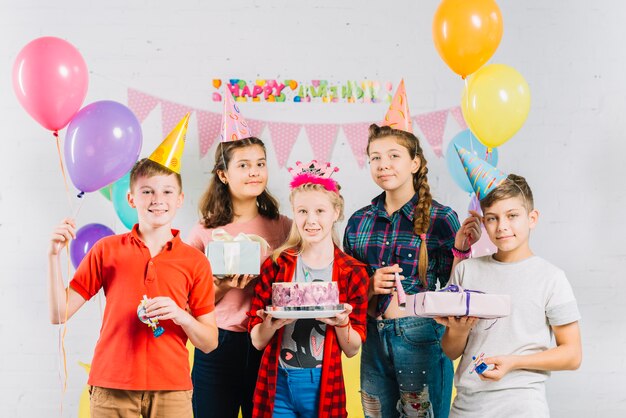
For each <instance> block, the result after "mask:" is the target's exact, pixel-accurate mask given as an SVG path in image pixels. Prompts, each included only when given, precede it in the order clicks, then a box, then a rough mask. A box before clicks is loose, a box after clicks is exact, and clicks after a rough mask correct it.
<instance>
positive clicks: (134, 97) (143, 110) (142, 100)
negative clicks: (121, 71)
mask: <svg viewBox="0 0 626 418" xmlns="http://www.w3.org/2000/svg"><path fill="white" fill-rule="evenodd" d="M160 101H161V100H160V99H158V98H156V97H154V96H151V95H149V94H146V93H142V92H140V91H138V90H134V89H128V108H129V109H130V110H132V111H133V113H134V114H135V116H137V119H138V120H139V123H142V122H143V121H144V120H146V118H147V117H148V115H149V114H150V112H152V111H153V110H154V108H155V107H156V105H158V104H159V102H160ZM179 119H180V118H179ZM168 132H169V131H168Z"/></svg>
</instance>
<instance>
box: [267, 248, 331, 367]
mask: <svg viewBox="0 0 626 418" xmlns="http://www.w3.org/2000/svg"><path fill="white" fill-rule="evenodd" d="M332 279H333V263H330V264H329V265H328V266H326V267H324V268H322V269H312V268H310V267H309V266H307V265H306V264H304V262H303V261H302V257H301V256H298V261H297V264H296V272H295V275H294V278H293V281H294V282H330V281H332ZM325 333H326V324H324V323H322V322H319V321H316V320H315V319H298V320H297V321H295V322H292V323H291V324H287V325H285V331H284V332H283V339H282V344H281V347H280V356H279V358H278V361H279V363H280V367H283V368H286V369H296V368H303V369H305V368H314V367H322V359H323V358H324V339H325V338H324V335H325Z"/></svg>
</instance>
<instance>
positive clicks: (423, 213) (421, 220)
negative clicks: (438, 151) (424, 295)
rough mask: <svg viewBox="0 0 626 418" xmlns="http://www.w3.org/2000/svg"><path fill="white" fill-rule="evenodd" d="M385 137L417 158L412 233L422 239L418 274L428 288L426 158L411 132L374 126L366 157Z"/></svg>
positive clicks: (429, 196)
mask: <svg viewBox="0 0 626 418" xmlns="http://www.w3.org/2000/svg"><path fill="white" fill-rule="evenodd" d="M387 137H393V138H394V139H395V140H396V142H398V144H400V145H402V146H403V147H404V148H406V149H407V151H409V156H410V157H411V159H414V158H416V157H417V158H419V161H420V168H419V170H417V173H414V174H413V190H415V192H416V193H417V198H418V200H417V204H416V205H415V212H414V213H413V232H414V233H415V234H416V235H419V236H420V238H422V243H421V244H420V251H419V264H418V274H419V279H420V281H421V282H422V285H423V286H424V287H428V277H426V274H427V271H428V248H427V246H426V239H425V235H426V232H428V228H429V227H430V208H431V206H432V202H433V197H432V195H431V194H430V186H429V184H428V167H427V166H426V158H424V151H422V147H421V146H420V141H419V139H418V138H417V137H416V136H415V135H413V134H412V133H411V132H406V131H402V130H400V129H394V128H391V127H389V126H378V125H376V124H372V125H370V129H369V137H368V138H367V155H369V151H370V144H371V143H372V142H374V141H376V140H377V139H382V138H387Z"/></svg>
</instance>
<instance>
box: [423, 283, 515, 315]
mask: <svg viewBox="0 0 626 418" xmlns="http://www.w3.org/2000/svg"><path fill="white" fill-rule="evenodd" d="M413 309H414V313H415V315H416V316H424V317H428V318H433V317H436V316H475V317H477V318H482V319H494V318H502V317H504V316H509V315H510V314H511V297H510V296H509V295H490V294H486V293H483V292H481V291H479V290H469V289H463V288H462V287H461V286H457V285H449V286H448V287H446V288H444V289H441V290H439V291H437V292H422V293H418V294H416V295H415V299H414V303H413Z"/></svg>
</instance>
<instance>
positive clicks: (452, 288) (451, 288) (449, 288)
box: [439, 284, 485, 316]
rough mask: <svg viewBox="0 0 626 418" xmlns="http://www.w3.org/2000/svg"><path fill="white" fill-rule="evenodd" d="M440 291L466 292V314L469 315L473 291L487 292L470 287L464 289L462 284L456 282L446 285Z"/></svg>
mask: <svg viewBox="0 0 626 418" xmlns="http://www.w3.org/2000/svg"><path fill="white" fill-rule="evenodd" d="M439 292H453V293H461V292H463V293H465V295H466V298H465V316H468V315H469V310H470V295H471V294H472V293H485V292H481V291H480V290H468V289H463V288H462V287H460V286H457V285H455V284H450V285H448V286H446V287H444V288H443V289H441V290H439Z"/></svg>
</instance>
